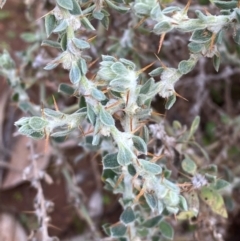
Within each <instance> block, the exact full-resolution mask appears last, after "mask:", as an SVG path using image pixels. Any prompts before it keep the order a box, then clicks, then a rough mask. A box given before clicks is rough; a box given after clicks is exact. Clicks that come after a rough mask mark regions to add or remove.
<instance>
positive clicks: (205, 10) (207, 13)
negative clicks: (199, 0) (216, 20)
mask: <svg viewBox="0 0 240 241" xmlns="http://www.w3.org/2000/svg"><path fill="white" fill-rule="evenodd" d="M203 9H204V12H205V13H206V15H208V16H211V15H212V14H211V13H209V12H208V10H207V9H206V8H203Z"/></svg>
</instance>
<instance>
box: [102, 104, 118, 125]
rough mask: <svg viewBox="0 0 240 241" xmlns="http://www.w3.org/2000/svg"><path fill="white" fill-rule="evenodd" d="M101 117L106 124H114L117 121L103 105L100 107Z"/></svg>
mask: <svg viewBox="0 0 240 241" xmlns="http://www.w3.org/2000/svg"><path fill="white" fill-rule="evenodd" d="M99 118H100V120H101V122H102V123H103V124H104V125H105V126H114V124H115V121H114V119H113V117H112V116H111V114H110V113H108V112H107V111H106V110H105V109H104V108H103V107H101V108H100V111H99Z"/></svg>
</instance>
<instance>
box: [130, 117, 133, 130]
mask: <svg viewBox="0 0 240 241" xmlns="http://www.w3.org/2000/svg"><path fill="white" fill-rule="evenodd" d="M132 124H133V123H132V118H130V131H131V132H132V128H133V127H132Z"/></svg>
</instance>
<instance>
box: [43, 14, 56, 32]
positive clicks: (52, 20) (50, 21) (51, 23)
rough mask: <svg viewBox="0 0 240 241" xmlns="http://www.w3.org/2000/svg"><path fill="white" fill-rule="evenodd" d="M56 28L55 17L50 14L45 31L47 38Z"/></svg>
mask: <svg viewBox="0 0 240 241" xmlns="http://www.w3.org/2000/svg"><path fill="white" fill-rule="evenodd" d="M55 26H56V19H55V16H54V15H52V14H48V15H47V16H46V17H45V30H46V34H47V37H49V36H50V34H51V33H52V31H53V30H54V28H55Z"/></svg>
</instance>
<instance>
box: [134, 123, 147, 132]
mask: <svg viewBox="0 0 240 241" xmlns="http://www.w3.org/2000/svg"><path fill="white" fill-rule="evenodd" d="M144 125H145V123H143V124H141V125H140V126H138V127H137V128H136V129H135V130H133V131H131V133H132V134H134V133H136V132H137V131H138V130H139V129H141V128H142V127H143V126H144Z"/></svg>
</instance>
